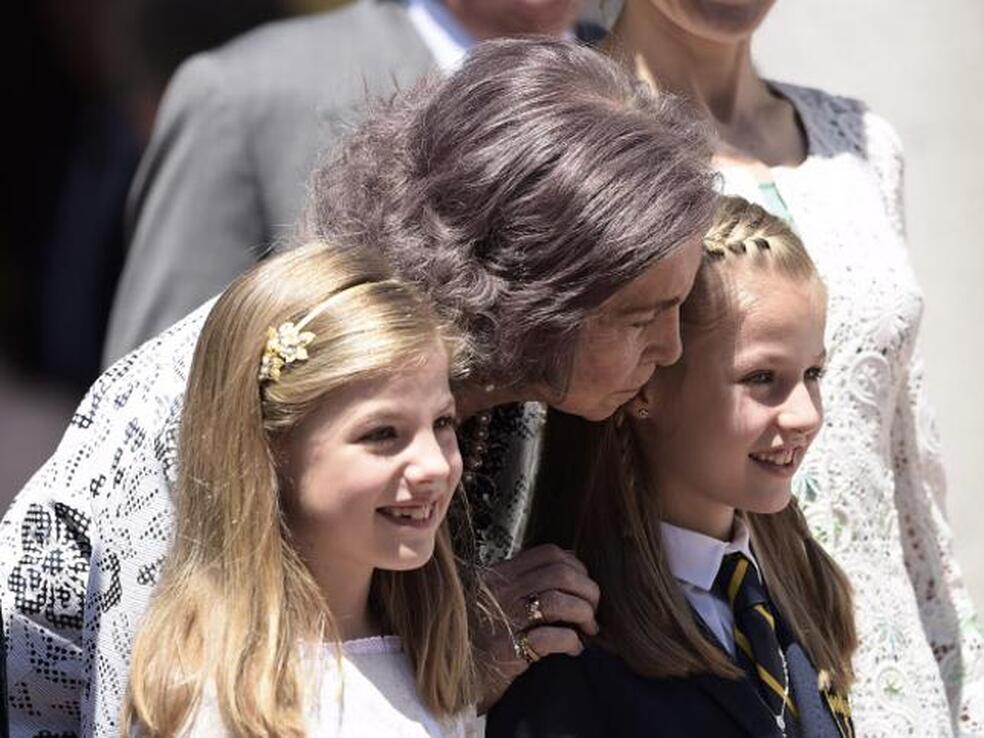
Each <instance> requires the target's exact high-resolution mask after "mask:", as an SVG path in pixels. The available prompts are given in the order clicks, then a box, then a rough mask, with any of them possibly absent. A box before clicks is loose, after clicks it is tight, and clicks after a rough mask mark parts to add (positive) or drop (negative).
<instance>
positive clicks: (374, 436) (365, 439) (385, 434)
mask: <svg viewBox="0 0 984 738" xmlns="http://www.w3.org/2000/svg"><path fill="white" fill-rule="evenodd" d="M394 438H396V428H394V427H393V426H392V425H383V426H380V427H379V428H373V429H372V430H371V431H369V432H368V433H364V434H363V435H362V436H361V437H360V438H359V443H383V442H384V441H391V440H393V439H394Z"/></svg>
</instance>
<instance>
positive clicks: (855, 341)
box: [0, 86, 984, 738]
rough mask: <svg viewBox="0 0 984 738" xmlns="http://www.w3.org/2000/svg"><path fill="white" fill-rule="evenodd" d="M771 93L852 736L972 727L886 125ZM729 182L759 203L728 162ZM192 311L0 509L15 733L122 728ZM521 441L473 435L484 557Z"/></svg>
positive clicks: (973, 639) (751, 185)
mask: <svg viewBox="0 0 984 738" xmlns="http://www.w3.org/2000/svg"><path fill="white" fill-rule="evenodd" d="M780 89H781V90H782V91H783V92H784V93H785V94H786V95H788V96H789V97H790V99H792V100H793V101H794V102H795V104H796V106H797V108H798V109H799V112H800V115H801V116H802V118H803V120H804V122H805V124H806V127H807V130H808V133H809V137H810V156H809V158H808V160H807V161H806V162H805V163H804V164H803V165H802V166H800V167H797V168H796V169H782V168H779V169H776V170H774V172H773V174H774V177H775V183H776V186H777V188H778V190H779V193H780V194H781V196H782V198H783V199H784V200H785V203H786V205H787V207H788V210H789V212H790V213H791V215H792V217H793V219H794V221H795V225H796V227H797V229H798V230H799V232H800V233H801V234H802V236H803V238H804V241H805V242H806V244H807V247H808V248H809V249H810V251H811V253H812V254H813V255H814V258H815V259H816V260H817V263H818V265H819V267H820V270H821V272H822V273H823V275H824V276H825V278H826V279H827V282H828V287H829V290H830V298H831V299H830V317H829V336H828V341H829V345H828V348H829V349H830V360H829V370H828V374H827V378H826V379H825V386H824V394H825V400H826V406H827V422H826V427H825V429H824V431H823V433H822V434H821V437H820V439H819V440H818V442H817V444H816V445H815V447H814V449H813V451H812V452H811V455H810V457H809V459H808V460H807V463H806V465H805V467H804V474H803V476H802V477H801V484H800V486H801V488H802V489H801V497H802V499H803V503H804V507H805V509H806V511H807V515H808V517H809V519H810V521H811V524H812V526H813V528H814V530H815V532H816V534H817V536H818V537H819V538H820V539H821V540H822V541H823V542H824V543H825V544H826V545H827V546H828V547H829V549H830V550H831V551H832V553H833V554H834V555H835V556H837V557H838V559H839V560H840V561H841V562H842V563H843V564H844V566H845V568H846V569H847V570H848V572H849V574H850V576H851V578H852V581H853V583H854V587H855V590H856V600H857V604H858V608H857V609H858V618H859V626H860V631H861V638H862V644H861V649H860V652H859V654H858V657H857V661H856V668H857V672H858V675H859V680H858V684H857V687H856V689H855V691H854V693H853V695H852V697H853V701H854V709H855V724H856V726H857V729H858V735H861V736H885V737H886V738H898V737H899V736H919V737H920V738H921V737H923V736H948V735H951V734H952V729H951V721H952V724H953V725H956V726H958V727H959V730H960V731H961V732H962V733H963V734H965V735H970V734H976V733H982V734H984V678H982V676H984V658H982V650H984V648H982V646H984V640H982V637H981V634H980V632H979V630H978V628H977V624H976V620H975V617H974V612H973V608H972V606H971V603H970V600H969V598H968V596H967V593H966V590H965V589H964V587H963V584H962V582H961V580H960V576H959V570H958V568H957V567H956V564H955V562H954V561H953V556H952V550H951V545H950V534H949V529H948V527H947V525H946V521H945V519H944V516H943V513H942V509H943V507H942V505H943V489H944V484H943V474H942V469H941V465H940V459H939V447H938V442H937V440H936V438H937V437H936V433H935V431H934V429H933V424H932V416H931V413H930V412H929V410H928V408H927V405H926V403H925V400H924V397H923V392H922V390H923V383H922V375H921V369H920V365H919V361H918V358H917V357H916V355H915V352H914V344H915V339H916V333H917V330H918V325H919V318H920V314H921V310H922V304H921V297H920V293H919V289H918V286H917V285H916V281H915V278H914V276H913V274H912V270H911V268H910V265H909V262H908V257H907V256H906V253H905V248H904V237H903V236H904V234H903V226H902V222H903V217H902V207H901V174H902V159H901V154H900V150H899V145H898V141H897V139H896V137H895V135H894V134H893V133H892V131H891V129H890V128H889V127H888V125H887V124H886V123H884V121H882V120H881V119H879V118H877V117H875V116H873V115H871V114H870V113H868V112H866V111H865V109H864V108H863V106H861V105H860V104H859V103H857V102H854V101H850V100H844V99H840V98H834V97H831V96H828V95H825V94H823V93H819V92H815V91H811V90H804V89H801V88H794V87H785V86H783V87H781V88H780ZM726 180H727V186H728V188H729V189H730V190H732V191H736V192H740V193H741V194H744V195H746V196H748V197H750V198H752V199H758V198H757V195H758V187H757V183H756V182H755V181H753V180H752V179H751V178H750V177H748V176H747V174H745V173H744V172H743V171H741V170H733V171H729V172H727V175H726ZM208 309H209V305H206V306H203V307H202V308H201V309H199V310H197V311H196V312H195V313H193V314H192V315H190V316H189V317H188V318H186V319H185V320H183V321H181V322H180V323H178V324H177V325H175V326H174V327H173V328H171V329H170V330H168V331H166V332H165V333H163V334H162V335H161V336H160V337H158V338H156V339H154V340H152V341H150V342H148V343H147V344H145V345H144V346H143V347H141V348H140V349H138V350H137V351H135V352H134V353H132V354H130V355H129V356H127V357H125V358H123V359H121V360H120V361H119V362H118V363H117V364H116V365H114V366H113V367H112V368H110V369H109V370H107V371H106V373H105V374H103V375H102V376H101V377H100V378H99V380H98V381H97V382H96V383H95V385H93V388H92V389H91V390H90V392H89V393H88V394H87V395H86V397H85V398H84V399H83V401H82V403H81V405H80V406H79V408H78V410H77V411H76V413H75V415H74V416H73V418H72V421H71V425H70V427H69V429H68V431H67V432H66V434H65V437H64V438H63V439H62V442H61V443H60V445H59V447H58V449H57V450H56V451H55V454H54V455H53V456H52V457H51V459H49V461H48V462H47V463H46V464H45V465H44V466H43V467H42V468H41V469H40V470H39V471H38V472H37V474H35V476H34V477H33V478H32V479H31V481H30V482H29V483H28V484H27V486H26V487H25V488H24V489H23V490H22V491H21V493H20V494H19V495H18V496H17V498H16V499H15V501H14V503H13V504H12V505H11V507H10V509H9V510H8V512H7V514H6V515H5V516H4V518H3V521H2V523H0V606H2V611H3V622H4V626H5V630H6V633H7V636H8V638H7V654H6V655H7V667H8V689H9V710H10V720H11V736H12V738H26V737H35V736H36V737H40V736H62V737H63V738H67V737H69V736H79V735H86V736H88V735H96V736H106V737H109V736H116V735H118V727H117V718H118V715H119V710H120V701H121V698H122V695H123V693H124V690H125V686H126V674H127V665H128V662H129V651H130V645H131V642H132V638H133V634H134V632H135V630H136V628H137V625H138V624H139V619H140V617H141V614H142V613H143V610H144V608H145V607H146V604H147V601H148V599H149V597H150V593H151V592H152V589H153V585H154V582H155V581H156V578H157V574H158V571H159V567H160V564H161V561H162V559H163V557H164V555H165V553H166V550H167V542H168V537H169V535H170V530H171V523H170V521H171V513H172V510H171V500H170V496H169V485H170V484H171V483H172V482H173V478H174V465H175V450H176V445H175V444H176V435H177V427H178V425H177V424H178V418H179V415H180V410H181V399H182V395H183V392H184V385H185V381H186V377H187V373H188V367H189V364H190V360H191V355H192V352H193V348H194V343H195V340H196V339H197V336H198V332H199V331H200V329H201V325H202V322H203V321H204V318H205V315H206V314H207V312H208ZM541 422H542V412H541V410H540V409H539V408H537V407H536V406H535V405H532V404H531V405H528V406H526V407H525V408H523V407H521V408H518V409H517V408H512V409H507V410H505V411H504V412H502V413H501V414H500V417H498V418H497V419H495V420H494V421H493V428H494V429H496V430H497V433H496V435H499V434H500V433H501V434H506V435H511V436H513V437H514V438H515V439H516V440H517V441H518V442H519V443H520V444H521V445H523V446H524V447H527V448H528V447H529V444H530V443H531V442H535V439H536V436H537V430H538V428H539V425H540V423H541ZM500 446H501V449H500V448H499V447H500ZM496 449H499V450H496ZM493 451H494V453H493ZM529 456H530V454H526V453H519V454H518V455H517V454H515V453H513V452H512V451H510V450H509V444H508V443H503V444H491V445H490V452H489V453H488V454H487V459H486V462H487V468H483V472H484V473H487V474H488V475H489V477H490V478H491V479H490V480H489V481H490V482H491V481H493V480H494V484H488V485H485V486H484V487H483V486H482V485H479V488H478V489H476V490H475V493H476V494H475V497H474V501H475V503H476V504H477V505H478V511H477V514H479V516H480V517H483V516H484V517H483V519H482V522H483V524H484V525H483V527H484V528H485V535H483V536H481V539H480V542H479V543H480V546H482V548H481V549H480V550H482V551H483V552H484V553H485V554H486V555H488V556H489V557H490V558H492V557H496V556H500V555H502V554H503V553H504V551H505V550H507V545H508V540H506V539H507V538H508V537H509V536H510V535H512V534H514V533H515V531H516V530H518V527H517V524H518V516H521V514H522V511H523V510H525V508H526V506H525V503H524V502H523V498H524V497H525V496H526V493H527V491H528V489H529V481H530V476H529V470H528V469H514V468H512V467H513V466H515V465H516V464H519V465H520V466H522V465H523V464H525V463H527V462H528V461H529ZM469 497H470V498H471V497H472V494H471V491H470V493H469Z"/></svg>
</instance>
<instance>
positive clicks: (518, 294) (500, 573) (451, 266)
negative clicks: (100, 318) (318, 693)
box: [0, 41, 715, 735]
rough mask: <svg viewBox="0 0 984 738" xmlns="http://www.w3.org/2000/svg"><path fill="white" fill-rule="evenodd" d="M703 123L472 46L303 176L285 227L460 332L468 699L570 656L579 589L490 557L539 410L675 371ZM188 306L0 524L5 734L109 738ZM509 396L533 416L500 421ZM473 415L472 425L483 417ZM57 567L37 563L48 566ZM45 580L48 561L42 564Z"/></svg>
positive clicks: (617, 84)
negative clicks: (301, 202) (498, 613)
mask: <svg viewBox="0 0 984 738" xmlns="http://www.w3.org/2000/svg"><path fill="white" fill-rule="evenodd" d="M709 163H710V152H709V147H708V144H707V139H706V136H705V133H704V129H703V127H702V126H701V125H700V124H698V123H696V122H695V120H694V118H693V117H692V116H691V115H690V114H689V113H688V111H687V110H686V109H684V108H682V107H681V105H680V104H679V103H678V102H676V101H675V100H673V99H672V98H670V97H668V96H663V95H656V94H653V93H650V92H648V91H647V90H645V88H643V87H640V86H639V85H637V84H636V83H635V82H634V81H633V80H632V79H631V77H630V76H629V75H627V74H626V73H625V72H623V71H622V70H621V69H620V68H619V67H618V66H617V65H615V64H613V63H611V62H609V61H606V60H604V59H603V58H602V57H600V56H599V55H597V54H595V53H594V52H592V51H590V50H587V49H584V48H580V47H578V46H577V45H575V44H572V43H565V42H548V41H539V42H534V41H504V42H494V43H490V44H488V45H485V46H482V47H480V48H478V49H477V50H476V51H475V52H474V53H473V54H472V56H471V57H470V59H469V60H468V61H467V62H466V63H465V64H464V66H463V67H462V68H461V70H460V71H458V72H457V73H455V74H454V75H452V76H451V77H450V78H449V79H447V80H446V81H444V82H441V83H440V84H438V85H437V86H436V88H433V89H432V90H431V91H428V90H423V91H420V92H418V93H417V94H415V95H411V96H410V97H409V98H406V99H405V100H403V101H402V102H397V103H395V104H392V105H389V106H384V109H382V110H380V111H378V112H377V113H376V114H375V115H373V116H370V120H369V122H368V123H366V124H365V125H363V126H362V127H360V128H359V129H358V130H357V131H356V132H355V133H354V135H353V136H352V138H351V140H350V141H349V143H348V144H347V145H346V146H345V147H344V148H343V150H342V152H341V154H340V155H339V156H338V158H337V159H335V160H333V161H332V162H331V163H330V164H328V165H325V166H323V167H321V168H320V169H319V170H318V172H316V174H315V176H314V178H313V180H312V191H311V197H310V206H309V208H308V210H307V216H306V218H305V224H304V228H303V231H304V232H305V233H306V234H308V235H316V236H318V237H320V238H324V239H325V240H326V241H328V242H331V243H337V244H341V247H343V248H344V247H346V245H350V246H351V247H352V248H366V247H368V248H375V249H379V250H382V252H383V253H384V254H385V255H386V256H387V258H388V259H389V261H390V262H391V263H392V265H393V268H394V271H395V272H396V273H397V274H398V275H400V277H401V278H403V279H406V280H409V281H411V282H413V283H416V284H418V285H419V286H421V287H423V289H424V290H425V291H426V292H427V293H428V294H429V295H430V297H431V299H432V300H433V301H434V303H435V305H436V306H437V308H438V310H439V311H440V312H441V313H443V314H444V316H446V317H449V318H451V319H452V320H453V321H454V322H455V323H456V324H457V325H458V326H460V328H461V329H462V331H463V333H464V334H465V335H466V337H467V339H468V341H469V344H470V354H469V358H468V360H467V361H466V362H465V366H464V367H463V371H462V373H461V375H460V376H459V377H458V382H457V388H456V394H457V398H458V404H459V408H460V409H463V411H462V415H463V416H471V417H472V420H471V422H470V426H471V427H470V428H466V429H465V432H464V433H463V436H464V437H465V439H467V440H468V441H469V443H468V445H467V448H466V458H467V459H468V460H469V461H468V466H469V475H470V477H469V479H468V481H467V482H466V490H467V493H468V498H469V501H470V502H471V504H472V514H473V521H474V523H475V525H476V527H477V528H478V532H479V545H480V549H479V554H481V556H482V558H483V559H484V560H485V561H486V562H488V563H493V562H495V561H500V563H498V564H496V565H494V566H492V568H491V570H490V572H489V574H488V577H487V581H488V582H489V584H490V585H491V586H492V588H493V590H494V591H495V593H496V594H497V596H498V598H499V600H500V602H501V604H502V606H503V608H504V610H505V611H506V613H507V614H508V615H509V616H510V617H511V618H512V619H513V621H514V625H515V626H516V627H515V629H514V630H515V632H517V633H521V634H518V635H517V636H516V637H515V638H514V637H513V634H512V633H509V632H507V631H506V629H502V628H500V629H498V630H493V629H488V630H489V632H484V633H479V634H478V636H477V640H478V641H479V643H480V645H481V646H483V647H484V648H485V649H487V650H488V651H489V654H490V659H489V663H490V665H492V666H494V668H492V669H490V678H489V679H488V681H487V690H486V698H487V701H491V700H493V699H494V698H495V697H496V696H497V695H498V693H499V691H500V690H501V688H502V687H503V686H504V683H505V682H506V681H507V680H508V679H511V678H512V677H514V676H515V675H516V674H518V673H519V672H520V671H522V670H523V669H524V668H525V667H526V664H527V662H528V661H530V660H534V659H535V658H537V657H538V656H540V655H545V654H547V653H553V652H576V651H578V650H580V642H579V639H578V635H577V634H578V631H582V632H585V633H592V632H594V631H595V630H596V628H597V625H596V623H595V620H594V608H595V606H596V605H597V602H598V597H599V593H598V590H597V586H596V585H595V584H594V583H593V582H592V581H591V580H590V578H589V577H588V576H587V573H586V571H585V569H584V567H583V565H582V564H581V563H580V562H578V561H577V560H576V559H574V558H573V557H572V556H571V555H569V554H568V553H566V552H562V551H559V550H557V549H553V548H538V549H533V550H529V551H523V552H520V553H518V554H516V555H513V556H512V558H509V559H508V560H505V561H501V559H503V558H505V557H508V556H510V555H512V554H514V553H515V552H514V547H513V543H514V542H515V540H516V539H517V537H518V534H519V532H520V521H521V519H522V517H523V511H524V508H525V498H526V496H527V493H528V491H529V480H530V478H531V476H530V463H531V461H532V459H533V458H534V457H535V438H536V430H537V424H538V423H539V422H540V420H541V418H542V405H541V404H539V403H548V404H550V405H552V406H554V407H557V408H560V409H562V410H565V411H566V412H569V413H573V414H577V415H581V416H583V417H586V418H591V419H600V418H605V417H607V416H608V415H610V414H611V413H612V412H614V410H615V409H616V408H617V407H618V406H620V405H621V404H622V403H624V402H625V401H627V400H628V399H629V398H630V397H632V396H633V395H634V394H635V392H636V391H637V389H638V388H639V387H640V386H641V385H642V384H643V383H644V382H645V381H646V380H647V379H648V377H649V375H650V373H651V372H652V370H653V368H654V367H655V366H657V365H661V364H668V363H672V362H674V361H675V360H676V359H677V357H678V356H679V353H680V340H679V331H678V305H679V303H680V302H681V301H682V300H683V298H684V297H685V296H686V294H687V292H688V291H689V289H690V287H691V284H692V281H693V278H694V275H695V272H696V269H697V265H698V261H699V240H700V237H701V235H702V234H703V232H704V230H705V227H706V225H707V224H708V222H709V220H710V217H711V213H712V210H713V205H714V199H715V196H714V193H713V191H712V187H711V183H712V174H711V171H710V165H709ZM210 307H211V305H210V304H207V305H205V306H203V307H202V308H200V309H199V310H198V311H196V312H195V313H193V314H192V315H190V316H189V317H188V318H186V319H185V320H183V321H181V322H180V323H178V324H177V325H176V326H174V327H173V328H172V329H170V330H169V331H166V332H165V333H164V334H162V335H161V336H160V337H159V338H157V339H155V340H153V341H151V342H149V343H147V344H145V345H144V346H143V347H142V348H140V349H138V350H137V351H136V352H134V353H132V354H130V355H129V356H127V357H125V358H124V359H122V360H121V361H120V362H118V363H117V364H116V365H114V366H113V367H111V368H110V369H109V370H108V371H107V372H106V373H105V374H104V375H103V376H102V377H101V378H100V379H99V380H98V381H97V382H96V384H95V386H94V387H93V389H92V391H91V392H90V393H89V395H88V396H87V397H86V398H85V400H83V402H82V405H81V406H80V408H79V410H78V412H77V413H76V415H75V417H74V418H73V421H72V427H71V428H70V429H69V431H68V433H67V434H66V437H65V439H64V440H63V442H62V444H61V446H60V447H59V449H58V451H57V452H56V454H55V455H54V457H52V459H51V460H50V461H49V462H48V463H47V465H46V466H45V467H44V468H43V469H42V471H41V472H39V473H38V474H37V475H36V476H35V477H34V479H33V480H32V481H31V482H30V483H29V484H28V486H27V487H26V488H25V489H24V490H23V491H22V493H21V494H20V496H19V497H18V499H17V500H16V501H15V503H14V505H13V506H12V507H11V509H10V511H9V512H8V513H7V515H6V517H5V519H4V521H3V525H2V528H0V548H2V550H3V556H2V558H0V562H2V563H0V587H2V590H0V598H2V606H3V613H4V617H5V618H6V620H5V622H6V624H7V632H8V634H9V640H8V647H7V657H8V669H9V676H10V683H11V685H12V693H13V694H14V695H19V697H17V698H16V699H15V700H13V701H12V706H11V707H12V721H13V722H12V725H13V727H14V734H15V735H21V734H28V733H31V734H33V733H34V732H36V731H37V730H40V729H47V730H49V731H52V732H55V731H79V730H82V731H84V732H86V733H90V732H92V733H95V734H97V735H109V734H112V733H114V732H115V731H116V730H117V728H116V725H117V718H118V715H119V708H120V697H121V693H122V691H123V689H124V688H125V684H126V669H127V663H128V658H129V649H130V644H131V641H132V636H133V632H134V629H135V627H136V625H137V623H138V621H139V617H140V614H141V612H142V611H143V609H144V607H145V606H146V603H147V600H148V598H149V596H150V594H151V591H152V589H153V585H154V582H155V580H156V577H157V574H158V567H159V564H160V562H161V560H162V557H163V555H164V553H165V550H166V547H167V542H168V537H169V533H170V526H171V516H172V510H171V507H170V501H169V497H168V494H167V493H168V489H169V486H170V485H171V484H172V483H173V479H174V468H173V461H174V444H175V435H176V432H177V425H176V422H177V419H178V417H179V415H180V408H181V401H182V396H183V392H184V384H185V380H186V376H187V367H188V362H189V360H190V356H191V352H192V348H193V346H194V343H195V340H196V337H197V334H198V331H199V330H200V327H201V324H202V322H203V320H204V318H205V316H206V315H207V313H208V311H209V309H210ZM524 401H535V402H533V403H526V404H517V403H522V402H524ZM493 407H495V408H497V410H496V412H495V413H489V412H488V411H489V410H491V409H492V408H493ZM56 551H57V552H58V555H57V556H54V552H56ZM52 562H54V563H52Z"/></svg>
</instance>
